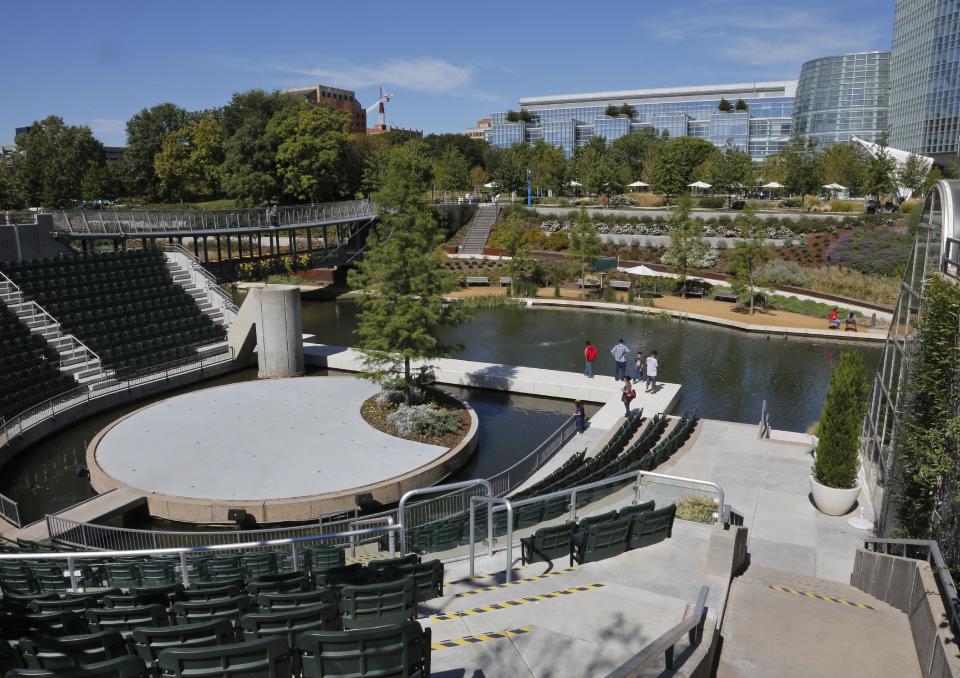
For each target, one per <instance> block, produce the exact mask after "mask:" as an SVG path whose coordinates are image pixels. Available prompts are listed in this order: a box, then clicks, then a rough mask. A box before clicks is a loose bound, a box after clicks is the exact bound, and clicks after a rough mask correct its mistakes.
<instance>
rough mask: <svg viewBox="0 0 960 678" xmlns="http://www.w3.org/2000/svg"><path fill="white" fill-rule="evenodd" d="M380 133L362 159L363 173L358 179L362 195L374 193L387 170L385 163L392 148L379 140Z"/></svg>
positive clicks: (386, 163)
mask: <svg viewBox="0 0 960 678" xmlns="http://www.w3.org/2000/svg"><path fill="white" fill-rule="evenodd" d="M382 136H383V135H382V134H378V135H376V136H375V137H373V138H374V139H376V140H377V141H376V142H374V144H373V146H372V148H371V149H370V152H369V153H367V155H366V157H364V159H363V175H362V178H361V180H360V191H361V192H362V193H363V195H366V196H369V195H370V194H372V193H376V192H377V191H379V190H380V189H381V187H382V186H383V179H384V176H385V175H386V172H387V165H389V164H390V156H391V153H392V149H391V147H390V144H388V143H387V142H386V141H384V140H381V139H380V137H382Z"/></svg>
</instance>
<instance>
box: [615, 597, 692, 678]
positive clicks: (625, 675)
mask: <svg viewBox="0 0 960 678" xmlns="http://www.w3.org/2000/svg"><path fill="white" fill-rule="evenodd" d="M709 593H710V587H709V586H707V585H706V584H704V585H703V586H701V587H700V594H699V595H698V596H697V602H696V605H695V606H694V608H693V614H691V615H690V616H689V617H687V618H686V619H684V620H683V621H682V622H680V623H679V624H677V625H675V626H674V627H673V628H671V629H670V630H669V631H667V632H666V633H664V634H663V635H661V636H660V637H659V638H657V639H656V640H654V641H653V642H652V643H650V644H649V645H647V646H646V647H645V648H643V650H641V651H640V652H639V653H637V654H635V655H634V656H633V657H631V658H630V659H628V660H627V661H626V662H625V663H624V664H622V665H621V666H620V667H618V668H616V669H614V670H613V671H611V672H610V673H608V674H607V678H637V677H638V676H641V675H643V671H644V669H646V668H647V667H649V666H650V664H651V663H652V662H653V661H655V660H657V659H659V658H660V655H663V656H664V661H665V663H666V667H667V670H668V671H673V655H674V647H675V646H676V644H677V643H678V642H679V641H680V639H681V638H683V636H684V635H689V637H690V645H691V646H693V647H695V646H697V645H699V644H700V642H701V641H702V640H703V624H704V622H705V621H706V619H707V595H708V594H709Z"/></svg>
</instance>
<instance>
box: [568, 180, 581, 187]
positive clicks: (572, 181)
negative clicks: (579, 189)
mask: <svg viewBox="0 0 960 678" xmlns="http://www.w3.org/2000/svg"><path fill="white" fill-rule="evenodd" d="M570 185H571V186H583V184H581V183H580V182H579V181H574V180H573V179H571V180H570Z"/></svg>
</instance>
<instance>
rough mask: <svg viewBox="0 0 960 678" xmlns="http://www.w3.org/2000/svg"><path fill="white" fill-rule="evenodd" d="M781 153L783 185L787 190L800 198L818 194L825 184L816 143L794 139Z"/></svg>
mask: <svg viewBox="0 0 960 678" xmlns="http://www.w3.org/2000/svg"><path fill="white" fill-rule="evenodd" d="M780 153H782V154H783V167H784V176H783V185H784V186H786V187H787V190H788V191H790V192H791V193H793V194H795V195H800V196H804V195H809V194H813V193H816V192H817V190H818V189H819V188H820V186H821V185H822V184H823V181H822V180H821V178H820V174H821V168H820V157H819V156H818V155H817V150H816V143H815V142H813V141H810V140H807V141H803V140H802V139H800V138H799V137H794V138H792V139H791V140H790V143H789V144H788V145H787V147H786V148H784V149H783V150H781V151H780Z"/></svg>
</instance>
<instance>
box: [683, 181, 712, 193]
mask: <svg viewBox="0 0 960 678" xmlns="http://www.w3.org/2000/svg"><path fill="white" fill-rule="evenodd" d="M710 186H711V184H708V183H707V182H706V181H694V182H693V183H692V184H687V187H688V188H693V189H696V190H703V189H705V188H710ZM696 190H695V191H694V192H696Z"/></svg>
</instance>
